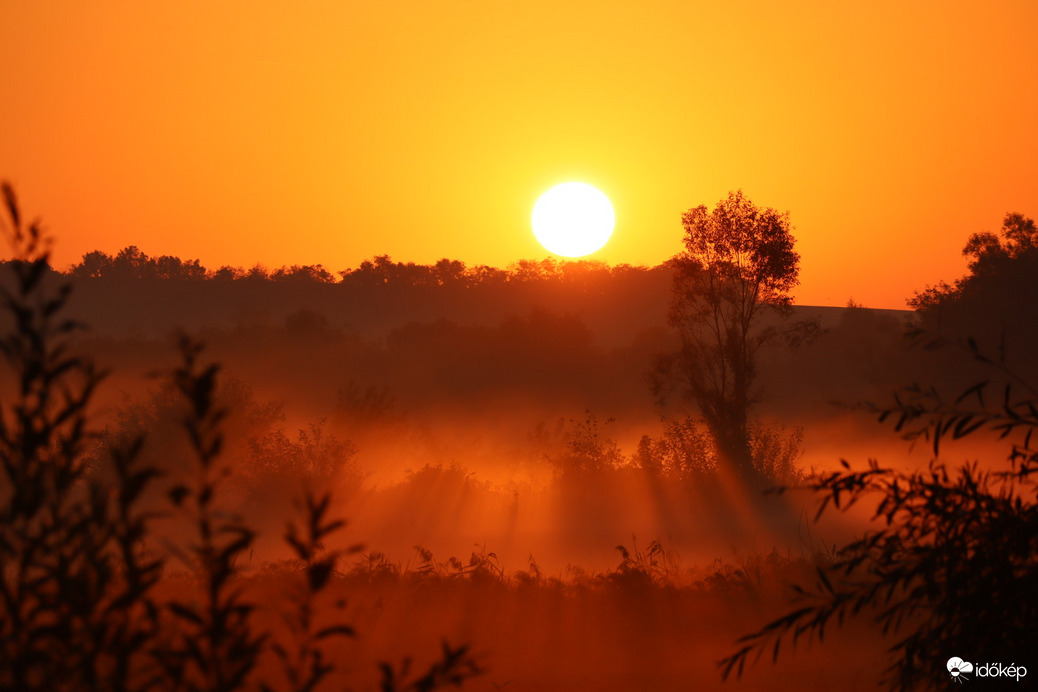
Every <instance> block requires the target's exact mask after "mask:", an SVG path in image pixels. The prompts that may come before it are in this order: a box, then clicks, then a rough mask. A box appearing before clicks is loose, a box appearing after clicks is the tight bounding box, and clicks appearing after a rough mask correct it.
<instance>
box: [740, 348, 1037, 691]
mask: <svg viewBox="0 0 1038 692" xmlns="http://www.w3.org/2000/svg"><path fill="white" fill-rule="evenodd" d="M973 351H974V355H975V356H977V358H979V359H981V360H984V361H986V362H988V364H989V365H993V366H996V367H997V366H998V365H999V364H997V363H992V362H990V361H987V359H986V358H984V357H983V356H981V355H980V354H979V353H977V351H976V349H975V348H974V349H973ZM992 387H993V385H991V383H989V382H982V383H978V384H977V385H975V386H973V387H971V388H970V389H968V390H967V391H966V392H965V393H963V394H962V395H961V396H960V397H958V399H956V400H955V401H954V402H953V403H951V404H948V403H946V402H945V401H943V400H942V399H941V398H940V397H939V396H938V394H937V393H936V392H935V391H934V390H924V389H922V388H919V387H913V388H911V389H909V390H907V391H906V392H905V393H903V394H902V395H900V396H899V397H898V398H897V399H896V402H895V405H894V406H892V407H890V408H887V409H884V410H881V411H878V413H879V417H880V420H881V421H884V420H887V419H893V420H896V430H898V431H900V432H902V433H905V434H906V435H907V436H908V437H909V438H913V439H914V438H919V437H924V438H926V439H928V440H929V441H930V442H931V443H932V445H933V452H934V455H935V456H936V455H937V454H938V453H939V451H940V446H941V443H942V441H945V440H948V439H958V438H962V437H966V436H969V435H973V434H976V433H979V432H981V431H983V430H989V431H992V432H994V433H996V434H997V435H998V436H999V439H1006V440H1008V441H1009V445H1010V446H1009V453H1008V458H1007V463H1006V464H1005V466H1004V467H1003V468H1002V469H1001V470H986V469H983V468H981V467H980V466H979V465H978V464H977V463H969V464H964V465H963V466H961V467H959V468H958V469H955V470H949V469H948V468H947V467H946V466H945V465H944V464H942V463H937V462H932V463H931V464H930V467H929V468H928V469H927V470H926V471H917V472H906V471H898V470H894V469H890V468H882V467H880V465H879V464H878V463H877V462H875V461H872V462H870V464H869V467H868V468H867V469H865V470H854V469H852V468H851V467H850V465H849V464H847V462H843V469H842V470H840V471H836V472H832V473H828V474H823V475H820V476H816V477H814V478H812V479H811V480H810V481H809V482H808V483H807V485H806V487H807V488H809V489H810V490H812V491H814V492H815V493H818V494H820V496H821V504H820V507H819V510H818V515H819V516H820V515H821V514H822V513H823V512H824V511H825V510H826V509H827V508H828V507H829V506H830V505H832V506H833V507H836V508H839V509H846V508H847V507H849V506H851V505H853V504H854V503H856V502H859V501H862V500H864V499H865V498H869V497H872V498H875V499H876V501H877V504H876V508H875V511H874V516H873V519H874V521H875V522H876V523H878V524H879V525H880V528H877V529H873V530H871V531H868V532H867V533H865V535H864V536H863V537H862V538H860V539H859V540H856V541H854V542H852V543H850V544H849V545H847V546H845V547H844V548H843V549H842V550H841V551H839V553H838V555H837V556H836V559H835V560H834V561H833V563H832V564H831V565H828V566H820V567H818V569H817V577H818V580H817V584H816V585H815V586H814V587H813V588H810V589H805V588H800V587H798V591H799V594H800V598H801V601H802V605H800V607H798V608H796V609H795V610H793V611H791V612H790V613H788V614H786V615H785V616H783V617H781V618H779V619H777V620H775V621H773V622H771V623H769V624H767V625H765V626H764V627H762V628H761V629H760V630H759V631H757V632H755V633H753V634H750V635H747V636H745V637H743V638H742V639H740V640H739V641H740V643H741V644H742V646H741V648H739V649H738V650H737V651H736V652H735V653H734V654H732V655H731V656H729V657H727V658H725V659H724V660H723V661H721V667H722V671H723V675H724V677H725V678H727V677H728V676H729V675H730V674H731V673H732V672H733V670H734V671H735V672H736V673H737V674H741V673H742V671H743V668H744V665H745V663H746V661H747V660H748V659H749V658H750V656H751V654H756V655H759V654H760V653H761V651H762V650H763V649H764V648H765V647H768V648H770V649H771V652H772V657H773V659H774V658H777V656H778V652H779V648H780V644H781V642H782V641H783V639H786V638H789V639H791V640H792V642H793V643H796V641H797V640H798V639H799V638H800V637H801V636H805V635H806V636H809V637H810V636H814V635H817V637H818V638H819V639H822V638H823V636H824V634H825V629H826V626H827V625H829V624H830V623H831V622H833V621H835V622H836V624H838V625H839V624H842V623H843V621H844V618H845V617H847V616H856V615H861V614H868V615H870V616H871V617H873V618H874V619H875V620H876V622H877V623H878V624H879V625H880V626H881V628H882V630H883V632H884V633H885V634H886V633H890V634H894V635H896V637H897V638H896V641H895V642H894V644H893V646H892V647H891V653H892V654H893V663H892V665H891V666H890V669H889V671H888V673H889V677H888V682H889V683H890V686H891V687H892V688H893V689H895V690H908V689H913V688H916V687H919V686H924V687H936V686H937V685H938V683H939V682H940V683H944V682H946V678H945V677H944V676H945V675H947V674H948V673H947V672H946V668H947V666H948V665H949V664H948V661H949V657H952V656H956V657H963V658H964V659H965V660H966V661H970V662H978V661H979V662H1001V663H1002V664H1004V665H1006V666H1009V665H1012V664H1014V663H1020V664H1021V665H1026V664H1027V662H1030V661H1033V660H1034V659H1033V656H1034V648H1033V645H1032V644H1031V642H1033V633H1034V623H1035V622H1036V621H1038V599H1036V598H1035V594H1036V593H1038V502H1036V500H1038V487H1036V484H1035V473H1036V472H1038V450H1036V449H1035V448H1034V447H1033V446H1032V444H1031V437H1032V433H1033V432H1034V430H1035V429H1036V428H1038V395H1036V392H1035V390H1034V389H1031V388H1030V387H1027V386H1026V385H1024V384H1022V383H1020V382H1018V381H1017V382H1011V383H1009V384H1006V385H1005V386H1004V388H1003V389H1002V391H1001V392H1000V393H999V394H1000V397H999V399H1000V401H999V403H998V404H996V405H992V404H991V402H990V400H988V399H987V398H986V393H987V392H988V391H989V389H991V388H992ZM1021 388H1023V390H1024V394H1023V395H1022V396H1018V395H1017V392H1018V391H1020V390H1021ZM956 672H957V673H959V675H957V676H956V677H957V678H961V677H962V675H963V673H961V672H959V670H958V669H956ZM966 677H967V679H968V677H969V676H966Z"/></svg>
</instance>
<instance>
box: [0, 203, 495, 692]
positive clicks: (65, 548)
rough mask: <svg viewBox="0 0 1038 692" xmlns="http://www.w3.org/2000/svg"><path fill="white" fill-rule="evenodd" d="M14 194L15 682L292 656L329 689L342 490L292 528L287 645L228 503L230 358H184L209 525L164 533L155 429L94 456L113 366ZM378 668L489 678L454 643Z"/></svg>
mask: <svg viewBox="0 0 1038 692" xmlns="http://www.w3.org/2000/svg"><path fill="white" fill-rule="evenodd" d="M2 192H3V198H4V199H3V202H4V206H5V212H6V216H7V219H6V222H0V223H2V230H3V233H4V235H5V236H7V240H8V241H10V243H11V246H12V249H13V254H14V260H13V261H10V262H6V263H4V266H5V267H6V268H7V269H9V270H10V271H11V273H12V274H13V276H12V280H11V281H0V300H2V301H3V311H4V312H5V313H6V314H5V315H4V318H5V319H6V321H5V322H4V324H5V333H3V334H2V335H0V353H2V355H3V358H4V360H5V361H6V365H7V366H8V369H9V371H10V373H9V375H10V376H6V375H7V374H5V377H4V379H2V380H0V690H12V691H16V692H32V691H35V690H40V691H41V692H42V691H48V692H51V691H62V690H105V691H107V690H113V691H126V692H129V691H134V692H136V691H144V690H151V689H163V690H177V691H180V690H184V691H187V690H190V691H195V690H198V691H202V690H205V691H211V692H230V691H231V690H237V689H242V688H244V687H246V686H252V685H253V684H254V683H258V684H259V685H260V686H261V687H263V688H264V689H271V688H270V686H269V685H267V684H265V683H264V682H263V681H255V680H253V678H255V668H256V665H257V663H258V661H259V660H260V658H261V657H263V656H265V655H268V653H269V652H273V654H274V655H276V656H278V657H279V658H280V660H281V661H282V663H283V664H284V670H285V673H286V676H287V678H288V681H289V685H290V689H291V690H293V691H295V690H304V689H305V690H314V689H316V688H317V687H318V685H319V684H320V683H321V682H322V680H323V678H324V677H325V676H326V675H327V674H328V673H330V672H331V671H332V670H334V665H333V664H331V663H328V662H326V660H325V659H324V658H323V657H322V654H321V642H322V640H324V639H327V638H329V637H332V636H336V635H348V634H350V633H351V632H352V630H351V629H350V628H349V626H348V625H346V624H344V623H341V622H331V623H326V624H324V625H323V626H322V627H321V628H320V629H316V630H315V629H314V627H313V625H314V622H313V620H312V618H311V617H310V616H311V615H312V612H313V602H314V599H315V598H316V597H317V595H318V593H319V592H320V591H321V590H322V589H323V588H324V587H325V586H326V585H327V584H328V582H329V580H330V579H331V578H332V577H333V567H334V564H335V558H336V557H337V554H336V553H334V552H330V553H322V552H321V551H320V549H319V544H320V541H321V539H322V538H324V537H325V536H327V535H328V534H329V533H331V532H332V531H333V530H335V529H336V528H338V527H339V525H340V524H339V523H337V522H335V521H332V520H329V519H328V518H327V516H326V513H327V508H328V506H329V503H330V500H329V498H328V497H327V496H325V497H322V498H320V499H314V498H312V497H308V498H306V501H305V512H304V513H305V516H304V519H303V521H304V525H305V528H304V530H303V531H302V532H300V531H298V530H289V532H288V533H287V534H286V540H287V542H288V543H289V545H290V547H292V548H293V549H294V550H295V551H296V552H297V554H298V556H299V557H300V559H301V560H302V561H303V563H304V565H305V569H304V574H305V578H306V583H305V586H304V589H303V592H302V593H301V594H299V595H298V598H297V599H296V600H295V601H294V604H295V606H296V610H295V618H294V620H293V623H294V625H295V627H294V629H295V632H296V633H297V635H298V637H297V641H296V642H295V647H294V649H293V653H292V654H291V655H290V654H289V651H290V649H289V648H287V647H286V646H285V645H284V644H281V643H279V642H272V640H271V637H270V634H269V633H267V632H264V631H261V630H260V629H259V628H258V627H257V625H256V624H255V622H254V621H253V617H252V616H253V612H254V608H255V606H254V605H253V604H252V603H250V602H249V601H248V599H247V598H246V596H245V589H244V581H245V575H243V574H242V571H241V569H240V567H239V566H238V564H237V559H238V558H239V557H240V556H242V555H243V554H244V553H245V552H246V551H248V549H249V548H250V546H251V544H252V541H253V538H254V534H253V531H252V529H251V528H250V527H249V526H247V525H246V524H245V523H244V522H242V521H241V520H240V519H239V518H237V517H235V516H234V515H231V514H228V513H227V512H226V511H225V509H224V508H223V507H221V506H220V489H221V487H222V485H223V482H224V480H225V479H226V473H225V469H223V468H222V467H221V465H220V461H219V460H220V454H221V451H222V447H223V431H222V424H223V418H224V414H225V412H224V411H223V410H222V409H221V408H220V407H219V406H218V405H216V403H215V398H214V393H215V391H216V380H217V375H218V372H219V367H218V366H217V365H215V364H205V363H203V362H202V361H201V359H200V354H201V346H200V345H198V344H197V343H195V342H193V341H191V340H190V339H188V338H186V337H184V338H182V339H181V343H180V347H181V356H182V364H181V365H180V366H179V367H178V368H176V369H174V370H173V371H172V372H171V379H172V381H173V383H174V385H175V386H176V389H177V390H178V392H179V394H180V397H181V402H182V404H183V405H184V407H185V409H186V413H185V414H184V416H183V419H182V422H183V431H184V433H185V434H186V436H187V438H188V441H189V446H190V449H191V451H192V455H193V457H194V460H195V462H196V466H197V473H196V474H194V477H195V479H196V481H195V482H194V484H181V483H176V484H174V485H172V487H170V489H169V493H168V495H169V499H170V500H171V501H172V505H173V507H174V508H177V509H179V510H180V511H182V512H184V513H185V514H186V515H187V516H188V517H190V519H191V520H192V523H193V524H194V526H195V528H196V530H197V535H196V536H195V537H194V539H193V541H192V543H191V544H190V545H189V546H188V547H186V548H180V547H178V546H176V544H174V543H172V542H170V541H168V540H165V539H167V537H165V536H161V535H158V534H157V533H156V531H155V529H154V526H153V520H154V519H155V518H156V517H157V514H158V513H157V512H156V511H154V510H152V509H150V508H147V507H145V506H144V503H143V502H142V497H143V494H144V493H145V492H146V490H147V489H148V487H149V486H151V485H153V484H154V483H155V481H156V479H158V478H159V477H160V476H161V475H162V473H161V471H160V469H159V468H158V467H157V466H156V465H153V464H151V463H149V462H144V461H142V459H141V454H140V451H141V449H142V445H143V444H144V438H143V437H142V436H140V435H128V436H123V437H122V439H120V441H119V443H118V444H110V445H109V446H108V449H107V451H108V452H109V454H108V455H107V458H102V459H98V458H96V457H91V455H90V453H89V452H90V451H91V450H90V449H89V445H90V443H91V442H92V441H93V440H94V439H95V438H96V437H97V436H96V434H95V433H94V432H93V431H92V430H91V427H90V423H91V422H90V418H89V415H88V414H89V405H90V403H91V399H92V396H93V394H94V392H95V390H96V388H97V386H98V385H99V384H100V383H101V381H102V380H103V378H104V373H102V372H99V371H98V370H97V369H96V368H95V366H94V365H93V363H92V362H91V361H90V360H88V359H85V358H80V357H77V356H75V355H73V351H72V343H71V338H72V336H73V334H74V333H75V332H76V331H77V329H79V325H77V324H76V323H74V322H72V321H70V320H67V319H65V318H64V317H63V316H62V312H63V309H64V308H65V306H66V303H67V300H68V297H69V295H70V290H71V289H70V288H69V286H68V285H62V286H59V287H57V288H53V287H51V286H49V283H50V282H49V281H47V275H48V272H49V262H48V260H49V239H48V238H47V237H46V236H45V235H44V234H43V232H42V231H41V228H40V225H39V224H38V223H30V224H26V223H24V222H23V219H22V217H21V213H20V210H19V208H18V204H17V200H16V197H15V194H14V190H13V189H12V188H11V186H10V185H9V184H7V183H4V184H3V186H2ZM6 325H10V326H9V327H7V326H6ZM100 466H104V467H105V468H99V467H100ZM164 540H165V542H166V543H168V544H169V546H170V550H171V551H172V554H173V555H174V556H176V557H179V558H180V559H181V560H182V561H183V562H184V563H185V564H187V565H188V566H189V567H190V568H191V570H192V571H193V573H194V574H195V576H196V581H195V583H194V584H193V586H194V587H195V588H196V592H195V593H193V594H192V597H191V598H187V599H181V598H176V597H174V598H169V597H166V598H163V597H160V595H159V594H158V592H159V589H158V588H157V587H158V586H159V584H160V581H161V577H162V572H163V567H164V566H165V563H166V562H167V561H168V560H167V559H164V558H162V557H157V556H155V555H154V553H153V552H152V551H151V550H149V548H148V546H149V544H150V543H151V542H152V541H154V542H157V543H162V542H164ZM379 665H380V668H381V670H382V683H381V688H382V689H383V690H386V691H389V692H392V691H394V690H415V691H418V690H422V691H423V692H424V691H427V690H433V689H436V688H437V687H440V686H442V685H445V684H454V685H460V684H461V683H462V682H464V681H465V680H467V679H468V678H470V677H472V676H473V675H476V674H477V673H479V672H480V671H479V669H478V667H477V665H476V663H475V661H474V659H473V658H472V655H471V654H470V653H469V649H468V647H466V646H462V647H458V648H452V647H450V646H449V645H448V644H446V643H444V645H443V651H442V657H441V659H439V660H437V661H435V662H434V663H433V664H432V665H431V666H430V667H429V669H428V670H427V671H426V672H425V673H424V674H417V675H412V674H410V673H409V671H408V666H409V664H407V663H405V665H404V666H403V668H402V669H398V668H395V667H393V666H391V665H389V664H387V663H381V664H379Z"/></svg>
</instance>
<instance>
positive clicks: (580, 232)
mask: <svg viewBox="0 0 1038 692" xmlns="http://www.w3.org/2000/svg"><path fill="white" fill-rule="evenodd" d="M531 222H532V224H533V234H534V235H535V236H537V240H539V241H540V243H541V245H543V246H544V248H545V249H546V250H548V251H549V252H553V253H555V254H556V255H562V256H563V257H583V256H584V255H590V254H591V253H592V252H594V251H595V250H598V249H600V248H601V247H602V246H603V245H605V244H606V241H608V240H609V236H611V235H612V234H613V227H614V226H615V225H616V216H615V215H614V214H613V205H612V204H610V203H609V198H608V197H606V196H605V195H604V194H602V192H601V191H599V190H598V189H597V188H595V187H592V186H591V185H588V184H587V183H562V184H561V185H556V186H555V187H553V188H551V189H550V190H548V191H547V192H545V193H544V194H543V195H541V196H540V199H538V200H537V203H536V204H535V205H533V218H532V219H531Z"/></svg>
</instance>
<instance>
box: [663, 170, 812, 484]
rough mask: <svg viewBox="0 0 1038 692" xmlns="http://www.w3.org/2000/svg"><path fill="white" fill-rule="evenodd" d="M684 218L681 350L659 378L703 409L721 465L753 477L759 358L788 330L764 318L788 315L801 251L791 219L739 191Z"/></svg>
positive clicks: (679, 280)
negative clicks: (752, 409) (774, 313)
mask: <svg viewBox="0 0 1038 692" xmlns="http://www.w3.org/2000/svg"><path fill="white" fill-rule="evenodd" d="M681 222H682V226H683V227H684V232H685V235H684V245H685V251H684V252H683V253H682V254H680V255H678V256H677V257H676V258H675V259H674V260H673V264H674V289H673V291H674V292H673V301H672V303H671V310H670V316H669V321H670V324H671V326H672V327H674V328H675V329H676V330H677V331H678V333H679V335H680V337H681V348H680V350H679V351H678V352H677V353H675V354H672V355H671V356H669V357H667V358H665V359H663V360H662V361H661V363H660V367H659V370H658V372H662V373H663V375H664V377H663V378H662V379H664V380H669V381H670V383H671V384H670V385H669V386H673V383H677V385H678V386H679V387H680V388H681V390H682V391H681V394H682V395H683V397H684V398H685V399H686V400H688V401H690V402H692V403H694V404H695V405H696V406H697V407H698V409H699V412H700V413H701V415H702V416H703V419H704V420H705V422H706V424H707V427H708V429H709V431H710V433H711V435H712V437H713V438H714V442H715V444H716V446H717V451H718V454H719V456H720V457H721V459H722V461H723V462H724V463H726V464H727V465H729V466H730V467H732V468H733V469H734V470H735V471H737V472H738V473H739V474H741V475H743V476H744V477H752V476H754V475H755V471H754V465H753V454H752V449H751V447H752V444H751V432H750V424H749V409H750V406H751V404H752V403H753V399H754V392H753V383H754V379H755V375H756V359H757V352H758V350H759V349H760V347H761V346H763V345H764V344H765V343H767V342H768V341H770V340H772V339H773V338H775V337H776V336H778V335H779V334H781V333H782V331H783V330H782V329H781V327H780V326H779V325H777V324H769V325H765V324H763V323H762V320H761V317H762V315H763V313H764V312H765V311H767V310H775V311H778V312H779V313H786V312H788V308H789V307H790V306H791V304H792V296H791V295H790V293H789V292H790V290H792V288H793V287H794V286H796V284H797V283H798V278H797V277H798V273H799V262H800V255H798V254H797V252H796V251H795V250H794V243H795V239H794V237H793V233H792V226H791V224H790V221H789V214H788V213H781V212H778V211H776V210H774V209H771V208H767V207H758V206H757V205H755V204H754V203H753V202H751V201H750V200H749V199H748V198H747V197H746V196H745V195H744V194H743V193H742V191H741V190H739V191H736V192H731V193H729V195H728V198H727V199H725V200H721V201H720V202H719V203H718V204H717V206H716V207H715V208H714V209H713V210H712V211H711V210H709V209H707V207H706V206H699V207H696V208H694V209H689V210H688V211H687V212H685V213H684V214H683V215H682V217H681ZM663 386H668V385H667V384H664V385H663Z"/></svg>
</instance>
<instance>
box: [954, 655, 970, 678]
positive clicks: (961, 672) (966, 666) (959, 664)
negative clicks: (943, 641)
mask: <svg viewBox="0 0 1038 692" xmlns="http://www.w3.org/2000/svg"><path fill="white" fill-rule="evenodd" d="M948 672H949V673H951V676H952V680H954V681H955V682H959V681H961V680H967V679H968V678H967V677H966V676H965V673H972V672H973V664H972V663H970V662H969V661H963V660H962V659H961V658H959V657H958V656H952V657H951V658H949V659H948Z"/></svg>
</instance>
